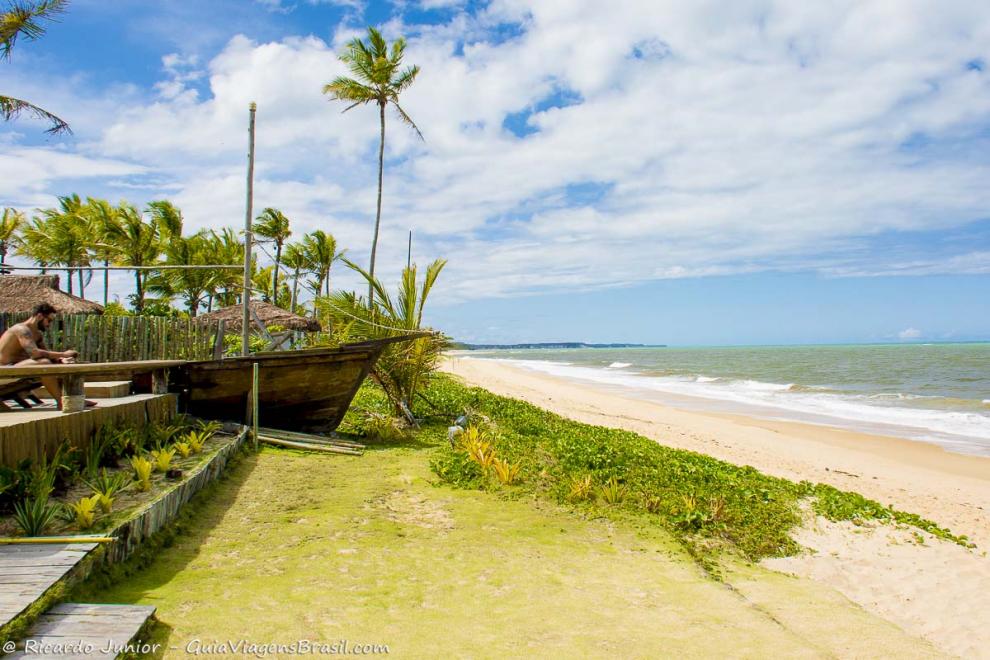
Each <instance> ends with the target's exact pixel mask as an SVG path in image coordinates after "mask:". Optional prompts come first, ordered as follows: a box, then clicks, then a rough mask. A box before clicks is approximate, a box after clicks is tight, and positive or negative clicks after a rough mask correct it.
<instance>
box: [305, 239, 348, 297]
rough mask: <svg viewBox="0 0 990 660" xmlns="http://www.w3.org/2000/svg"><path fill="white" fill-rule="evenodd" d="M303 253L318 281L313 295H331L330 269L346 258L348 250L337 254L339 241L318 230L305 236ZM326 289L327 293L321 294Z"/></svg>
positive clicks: (313, 283) (315, 282)
mask: <svg viewBox="0 0 990 660" xmlns="http://www.w3.org/2000/svg"><path fill="white" fill-rule="evenodd" d="M301 249H302V253H303V256H304V258H305V260H306V262H307V264H308V268H307V270H309V271H310V272H311V273H313V275H315V276H316V279H315V280H313V281H312V286H310V289H311V290H312V291H313V295H315V296H319V295H328V296H329V295H330V268H331V267H332V266H333V264H334V262H335V261H338V260H340V259H342V258H343V257H344V253H345V252H346V250H342V251H340V252H337V239H335V238H334V237H333V234H328V233H327V232H325V231H323V230H322V229H317V230H316V231H314V232H310V233H308V234H306V235H305V236H303V240H302V248H301ZM324 287H325V288H326V293H325V294H323V293H321V292H322V291H323V289H324Z"/></svg>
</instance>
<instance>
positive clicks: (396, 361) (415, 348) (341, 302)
mask: <svg viewBox="0 0 990 660" xmlns="http://www.w3.org/2000/svg"><path fill="white" fill-rule="evenodd" d="M345 263H346V264H347V265H348V267H349V268H351V269H352V270H354V271H355V272H357V273H358V274H360V275H361V276H362V277H363V278H364V279H365V280H367V282H368V285H369V286H370V287H371V288H372V290H373V291H374V292H375V297H374V298H373V299H372V300H373V302H372V303H371V304H370V305H368V304H367V303H366V302H365V301H364V299H363V298H360V297H358V296H357V295H356V294H355V293H354V292H351V291H336V292H334V293H333V294H332V295H330V296H327V297H325V298H320V299H317V302H316V305H317V310H318V311H319V318H320V319H321V320H322V322H323V324H324V326H327V327H332V328H334V329H335V331H334V333H333V335H332V336H329V337H325V338H321V337H319V336H317V337H315V338H314V339H312V340H311V343H313V344H315V345H319V344H320V343H321V341H326V343H329V344H337V343H346V342H351V341H360V340H365V339H383V338H387V337H396V336H401V335H404V334H407V333H410V332H417V331H420V330H423V329H424V328H423V309H424V307H425V306H426V301H427V299H428V298H429V296H430V292H431V291H432V290H433V287H434V285H435V284H436V282H437V278H439V277H440V272H441V271H442V270H443V268H444V266H445V265H446V264H447V262H446V261H445V260H443V259H437V260H436V261H434V262H433V263H431V264H430V265H429V266H427V267H426V273H425V275H424V277H423V280H422V283H420V281H419V280H418V277H417V266H416V264H413V265H412V266H410V267H408V268H404V269H403V271H402V279H401V281H400V283H399V287H398V291H397V292H396V297H395V298H394V299H393V298H392V296H390V295H389V293H388V291H387V290H386V289H385V286H384V285H383V284H382V282H381V280H379V279H378V278H376V277H374V276H372V274H371V273H370V272H367V271H365V270H364V269H362V268H361V267H360V266H358V265H356V264H354V263H352V262H350V261H346V260H345ZM448 342H449V339H448V338H447V337H445V336H444V335H442V334H439V333H436V334H433V335H432V336H430V337H424V338H422V339H416V340H414V341H407V342H402V343H398V344H393V345H391V346H388V347H386V349H385V350H384V352H383V353H382V355H381V357H380V358H379V359H378V362H377V363H376V364H375V367H374V369H373V371H372V378H373V379H374V381H375V382H376V383H377V384H378V385H379V386H380V387H381V388H382V390H383V391H384V392H385V394H386V395H387V396H388V398H389V400H390V401H391V402H392V407H393V412H394V414H396V415H398V416H401V417H403V418H405V419H406V420H407V422H408V423H409V424H410V425H413V426H415V425H416V422H415V419H414V418H413V409H414V407H415V406H416V405H417V394H418V393H419V392H420V390H421V388H423V387H425V386H426V385H427V384H428V382H429V379H430V377H431V376H432V374H433V373H434V372H435V370H436V367H437V364H438V363H439V360H440V356H441V355H442V354H443V351H444V350H446V348H447V346H448Z"/></svg>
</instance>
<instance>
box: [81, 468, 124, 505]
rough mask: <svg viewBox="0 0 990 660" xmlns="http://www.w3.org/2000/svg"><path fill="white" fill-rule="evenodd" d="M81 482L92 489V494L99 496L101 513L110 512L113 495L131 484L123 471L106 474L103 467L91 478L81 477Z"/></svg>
mask: <svg viewBox="0 0 990 660" xmlns="http://www.w3.org/2000/svg"><path fill="white" fill-rule="evenodd" d="M83 482H84V483H85V484H86V485H87V486H89V487H90V488H92V489H93V494H94V495H97V496H99V502H98V503H99V505H100V509H101V510H102V511H103V513H110V511H111V510H112V508H113V502H114V497H113V496H114V495H116V494H117V493H119V492H120V491H122V490H124V489H125V488H127V487H128V486H129V485H130V484H131V480H130V479H129V478H128V475H127V474H126V473H124V472H115V473H114V474H112V475H108V474H107V469H106V468H103V469H102V470H101V472H100V474H98V475H97V476H96V477H94V478H93V479H83Z"/></svg>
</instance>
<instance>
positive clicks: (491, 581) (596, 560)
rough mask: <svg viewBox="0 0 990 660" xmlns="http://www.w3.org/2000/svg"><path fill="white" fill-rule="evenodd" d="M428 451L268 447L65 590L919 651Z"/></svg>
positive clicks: (637, 653)
mask: <svg viewBox="0 0 990 660" xmlns="http://www.w3.org/2000/svg"><path fill="white" fill-rule="evenodd" d="M436 452H437V449H436V448H435V447H434V446H433V445H432V444H430V443H414V444H413V445H409V444H406V445H404V446H393V447H387V448H379V449H373V450H370V451H368V452H367V453H366V454H365V455H364V456H362V457H346V456H325V455H312V454H300V453H296V452H293V451H286V450H276V449H264V450H263V451H262V452H261V453H260V454H258V455H256V456H255V455H252V456H248V457H245V458H243V459H242V460H241V461H240V462H239V464H238V465H237V466H236V467H235V468H234V469H233V471H232V472H231V473H230V474H229V476H228V477H226V478H225V479H224V480H222V481H221V482H220V483H218V484H217V485H216V486H214V487H213V488H211V489H208V490H207V491H205V492H204V493H203V494H202V495H201V496H200V497H199V498H198V500H197V502H195V503H194V504H193V505H192V506H191V507H190V509H189V510H188V511H187V512H186V514H185V515H184V517H183V520H182V522H181V523H180V524H179V525H178V528H177V533H176V535H175V536H174V538H172V539H170V541H169V543H168V546H169V547H162V548H160V549H159V550H157V551H155V552H149V553H146V556H145V557H144V559H143V561H141V560H135V561H132V562H131V563H129V564H126V565H124V566H123V567H122V570H120V571H118V572H117V574H116V575H115V576H114V577H115V581H114V582H113V584H111V585H110V586H109V587H107V588H100V587H99V586H98V584H97V583H98V582H99V581H98V580H97V581H93V582H91V583H89V584H88V585H87V586H85V587H84V590H83V593H80V594H76V597H75V599H76V600H77V601H79V600H88V601H95V602H125V603H141V604H151V605H156V606H157V607H158V616H159V618H160V620H161V622H162V626H160V628H159V630H158V631H157V638H158V639H159V640H160V641H163V642H164V643H165V646H166V649H167V652H166V655H179V654H182V653H183V651H184V649H185V648H186V645H187V644H189V643H190V642H192V641H193V640H197V639H198V640H202V641H203V642H213V641H223V640H228V639H230V640H236V639H239V638H247V639H248V640H249V641H251V642H255V643H259V644H262V643H269V642H277V643H283V644H284V643H290V642H292V641H295V640H297V639H309V640H317V641H321V642H326V643H329V642H333V641H335V640H341V639H346V640H349V641H350V642H351V643H352V644H353V643H377V644H387V645H388V646H389V649H390V651H391V654H392V655H394V656H398V657H437V656H441V655H442V656H448V655H451V656H453V655H456V656H461V657H504V656H506V655H508V656H524V655H536V654H538V655H540V656H543V657H564V656H568V657H572V656H578V657H588V656H603V655H606V654H608V655H613V654H618V655H621V656H623V657H656V656H658V655H662V656H670V655H677V656H682V657H701V656H712V655H731V656H749V657H756V656H761V657H763V656H768V655H781V654H787V655H788V656H802V657H803V656H810V657H821V656H832V655H860V656H863V655H873V654H875V653H876V650H877V649H878V648H883V649H884V652H885V653H890V654H901V655H905V656H911V657H916V656H919V655H920V656H927V655H930V654H929V652H928V650H927V648H926V647H925V646H924V645H923V644H921V643H920V642H918V641H917V640H912V639H909V638H906V637H905V636H904V635H903V634H902V633H901V632H900V631H899V630H897V629H896V628H894V627H893V626H891V625H889V624H886V623H884V622H882V621H880V620H878V619H875V618H873V617H871V616H869V615H867V614H866V613H864V612H863V611H861V610H859V609H858V608H856V607H855V606H853V605H851V604H849V603H848V602H846V601H844V600H843V599H841V598H839V597H837V596H835V594H833V593H832V592H829V591H827V590H825V589H823V588H820V587H816V586H813V585H811V584H809V583H804V582H801V581H798V580H795V579H791V578H785V577H782V576H778V575H775V574H771V573H768V572H766V571H763V570H762V569H759V568H757V567H755V566H752V565H746V564H743V563H741V562H738V561H737V562H735V563H734V564H733V565H732V566H731V567H730V568H729V569H728V570H727V574H726V579H725V581H723V582H719V581H716V580H713V579H712V578H711V577H710V576H709V575H707V574H706V573H705V571H703V570H702V569H701V568H700V566H699V564H698V563H697V562H696V561H694V560H693V559H692V558H691V557H690V556H689V555H688V554H687V552H686V551H685V550H684V546H683V545H682V543H681V542H679V541H678V540H676V539H675V538H674V537H673V536H671V535H670V534H669V533H668V532H667V531H665V530H664V529H663V528H662V527H659V526H656V525H644V524H642V523H641V521H639V519H637V518H635V517H630V518H629V519H624V518H623V517H622V516H621V515H620V516H616V517H614V518H603V517H593V516H592V514H590V513H589V512H588V511H581V510H577V509H574V508H571V507H568V506H562V505H558V504H556V503H554V502H552V501H548V500H546V499H545V498H540V497H533V496H530V495H529V494H526V493H525V492H524V491H519V492H517V493H516V494H515V495H514V496H509V497H505V496H500V495H499V494H497V493H493V492H486V491H481V490H468V489H456V488H452V487H450V486H448V485H445V484H442V483H440V482H439V480H438V479H437V477H436V475H435V474H434V473H433V472H432V471H431V469H430V458H431V456H435V455H436Z"/></svg>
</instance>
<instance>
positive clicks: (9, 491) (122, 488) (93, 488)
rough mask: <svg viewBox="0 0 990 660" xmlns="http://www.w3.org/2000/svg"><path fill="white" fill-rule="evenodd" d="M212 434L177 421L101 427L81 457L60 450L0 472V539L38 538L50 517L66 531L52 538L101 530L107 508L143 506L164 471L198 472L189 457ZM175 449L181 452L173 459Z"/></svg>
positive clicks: (209, 425) (210, 427)
mask: <svg viewBox="0 0 990 660" xmlns="http://www.w3.org/2000/svg"><path fill="white" fill-rule="evenodd" d="M219 428H220V427H219V425H218V424H216V423H215V422H200V421H198V420H194V419H192V418H187V417H183V416H180V417H178V418H176V419H174V420H173V421H172V422H170V423H168V424H154V423H152V424H145V425H143V426H141V427H135V426H114V425H106V426H103V427H101V428H100V429H99V430H97V431H96V432H95V433H94V434H93V437H92V439H91V442H90V444H89V446H88V448H87V449H86V451H84V452H80V451H78V450H76V449H73V448H71V447H70V446H69V445H68V444H67V443H63V444H62V445H61V446H59V448H58V450H57V451H56V452H55V454H54V456H52V458H51V459H48V458H45V459H43V460H42V461H40V462H38V463H32V461H30V460H24V461H22V462H21V464H20V465H18V466H17V467H15V468H8V467H0V536H6V535H10V534H13V533H15V532H16V531H20V532H21V533H22V534H25V535H28V536H40V535H43V534H45V533H46V532H47V531H51V530H53V528H54V526H55V525H54V524H55V522H56V520H57V519H58V518H61V519H62V520H64V521H65V522H66V523H68V524H69V527H67V526H66V525H62V526H61V527H59V529H58V531H70V532H71V531H72V530H73V529H74V530H87V529H89V528H90V527H92V526H93V525H94V524H96V523H99V524H100V525H103V526H106V525H109V524H110V516H111V514H112V513H113V510H114V505H115V504H117V505H118V508H121V505H123V508H128V507H133V506H136V505H139V504H141V503H142V502H144V501H146V500H147V497H148V496H147V495H143V493H148V492H150V491H153V490H155V489H156V488H162V487H165V484H164V480H165V477H164V476H162V475H163V474H164V473H165V471H166V470H168V469H169V468H170V467H176V468H179V469H183V470H187V469H190V468H193V467H195V466H196V465H198V464H199V463H200V462H201V460H202V459H201V458H197V457H196V456H194V455H193V454H199V453H202V452H203V450H204V447H205V445H206V443H208V442H209V441H210V439H211V438H212V437H213V435H214V434H215V433H216V432H217V431H218V430H219ZM178 445H184V446H185V447H186V448H187V450H188V452H187V454H186V455H185V456H182V458H180V459H174V457H175V454H176V452H177V447H178Z"/></svg>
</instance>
